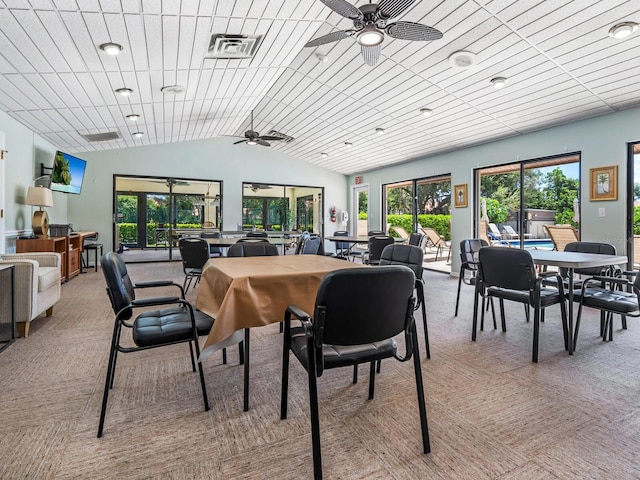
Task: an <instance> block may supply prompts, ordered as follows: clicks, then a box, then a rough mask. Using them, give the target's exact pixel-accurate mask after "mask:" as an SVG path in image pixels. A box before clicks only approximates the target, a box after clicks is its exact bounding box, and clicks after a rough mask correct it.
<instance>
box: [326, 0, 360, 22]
mask: <svg viewBox="0 0 640 480" xmlns="http://www.w3.org/2000/svg"><path fill="white" fill-rule="evenodd" d="M320 1H321V2H322V3H324V4H325V5H326V6H327V7H329V8H330V9H331V10H333V11H334V12H336V13H337V14H338V15H342V16H343V17H345V18H350V19H351V20H356V19H360V20H362V18H364V15H362V12H361V11H360V10H358V9H357V8H356V7H354V6H353V5H351V4H350V3H348V2H345V0H320Z"/></svg>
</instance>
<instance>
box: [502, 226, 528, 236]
mask: <svg viewBox="0 0 640 480" xmlns="http://www.w3.org/2000/svg"><path fill="white" fill-rule="evenodd" d="M502 228H503V229H504V233H505V234H506V235H508V236H509V237H511V238H520V234H519V233H518V232H516V231H515V230H514V229H513V227H512V226H511V225H505V226H503V227H502ZM524 238H531V234H530V233H525V234H524Z"/></svg>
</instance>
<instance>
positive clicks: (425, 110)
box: [420, 108, 433, 117]
mask: <svg viewBox="0 0 640 480" xmlns="http://www.w3.org/2000/svg"><path fill="white" fill-rule="evenodd" d="M420 113H421V114H422V116H423V117H430V116H431V114H432V113H433V110H431V109H430V108H421V109H420Z"/></svg>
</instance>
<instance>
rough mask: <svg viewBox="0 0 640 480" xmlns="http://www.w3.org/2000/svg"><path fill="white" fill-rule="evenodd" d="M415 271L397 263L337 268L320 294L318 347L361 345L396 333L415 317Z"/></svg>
mask: <svg viewBox="0 0 640 480" xmlns="http://www.w3.org/2000/svg"><path fill="white" fill-rule="evenodd" d="M414 285H415V275H414V274H413V272H412V271H411V269H409V268H408V267H405V266H402V265H393V266H387V267H369V268H355V269H345V270H336V271H333V272H330V273H328V274H327V275H325V276H324V278H323V279H322V282H321V283H320V287H319V288H318V294H317V297H316V308H315V314H314V319H313V323H314V327H315V331H316V332H317V336H316V347H319V346H321V345H322V343H325V344H329V345H361V344H365V343H372V342H379V341H381V340H385V339H387V338H391V337H394V336H395V335H397V334H399V333H400V332H402V331H403V330H405V329H406V328H407V327H408V322H410V321H411V320H412V319H413V316H412V311H413V301H412V299H413V288H414Z"/></svg>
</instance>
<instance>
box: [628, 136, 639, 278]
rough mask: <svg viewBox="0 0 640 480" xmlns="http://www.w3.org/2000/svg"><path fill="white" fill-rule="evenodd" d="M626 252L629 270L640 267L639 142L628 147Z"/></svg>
mask: <svg viewBox="0 0 640 480" xmlns="http://www.w3.org/2000/svg"><path fill="white" fill-rule="evenodd" d="M627 254H628V256H629V270H637V269H638V268H640V142H635V143H630V144H629V149H628V161H627Z"/></svg>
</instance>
